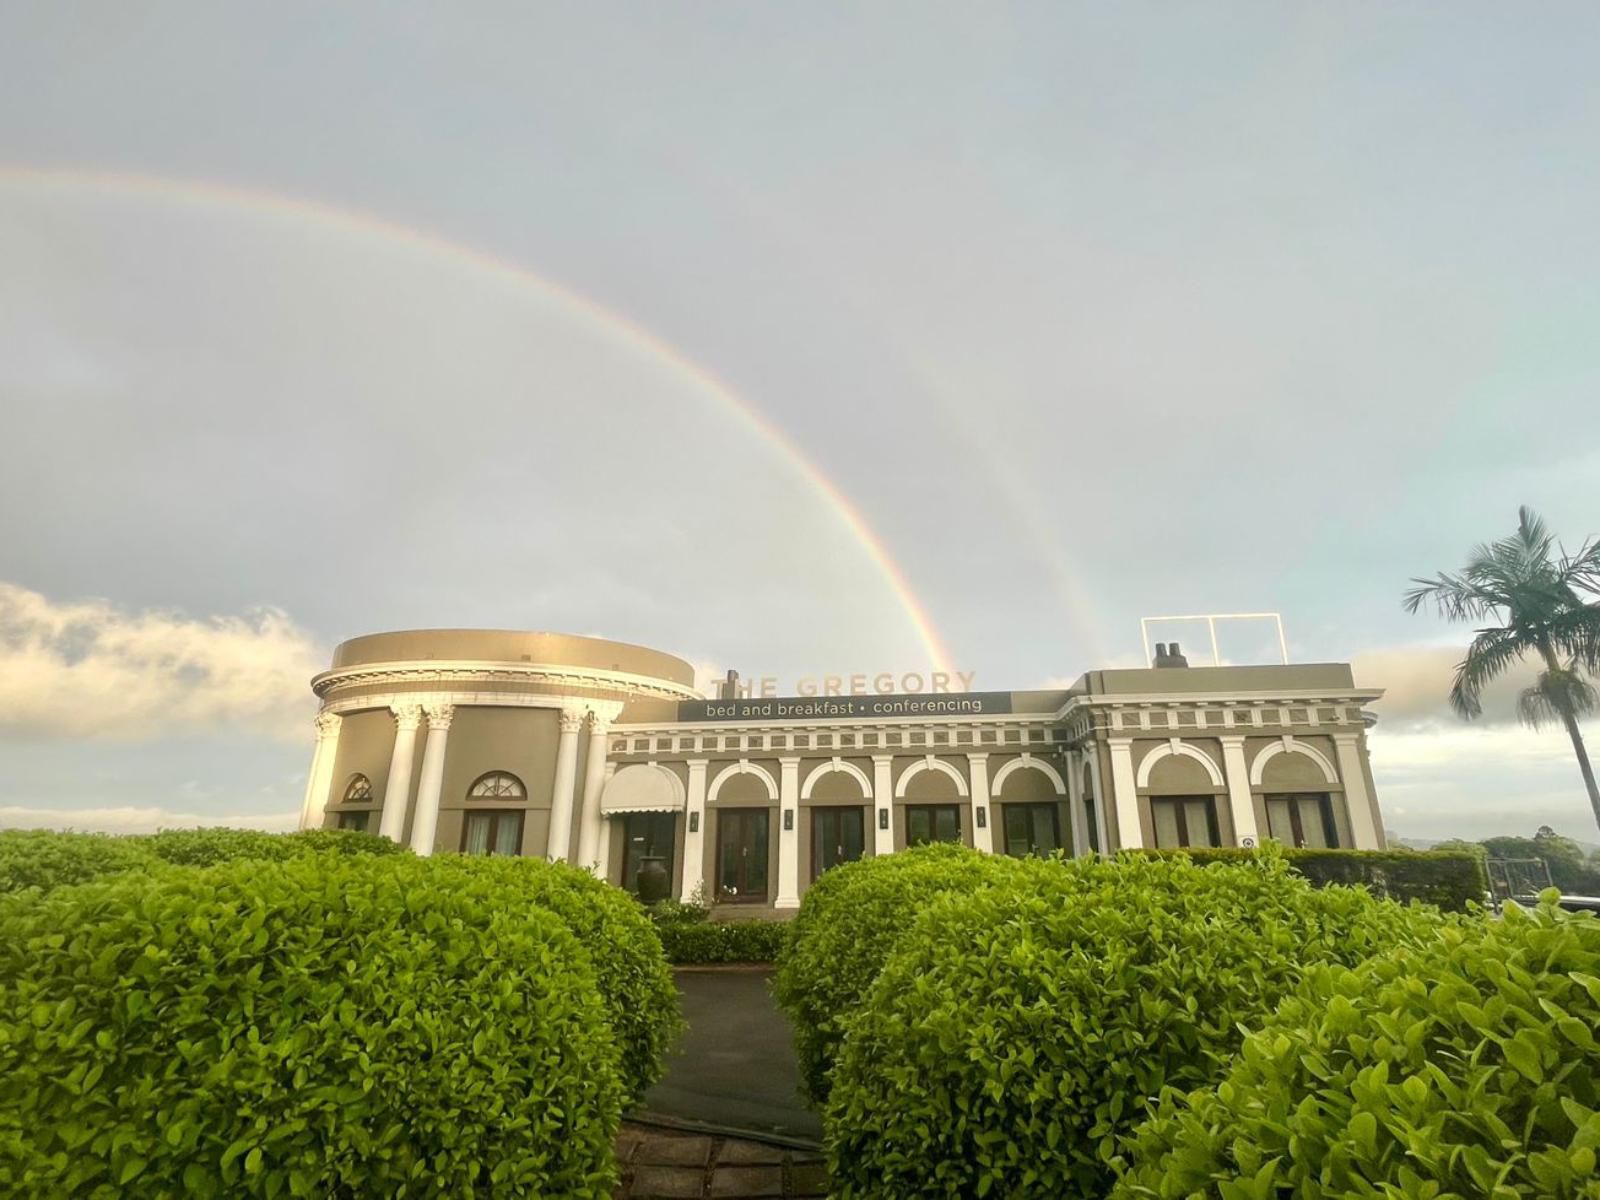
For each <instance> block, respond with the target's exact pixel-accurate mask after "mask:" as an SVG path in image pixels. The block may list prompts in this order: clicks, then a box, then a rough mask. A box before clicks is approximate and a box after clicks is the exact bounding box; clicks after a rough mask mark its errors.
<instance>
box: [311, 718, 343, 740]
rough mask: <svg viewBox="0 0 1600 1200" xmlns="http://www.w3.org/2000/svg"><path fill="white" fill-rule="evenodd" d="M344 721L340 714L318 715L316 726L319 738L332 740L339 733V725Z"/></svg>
mask: <svg viewBox="0 0 1600 1200" xmlns="http://www.w3.org/2000/svg"><path fill="white" fill-rule="evenodd" d="M342 720H343V718H342V717H340V716H339V714H338V713H331V712H321V713H318V714H317V719H316V726H317V736H318V737H319V738H331V737H332V736H333V735H334V734H336V733H338V732H339V724H340V722H341V721H342Z"/></svg>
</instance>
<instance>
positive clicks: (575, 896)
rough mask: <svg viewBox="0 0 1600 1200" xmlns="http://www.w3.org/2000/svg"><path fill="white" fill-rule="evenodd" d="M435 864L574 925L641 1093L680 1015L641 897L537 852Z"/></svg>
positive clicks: (632, 1090)
mask: <svg viewBox="0 0 1600 1200" xmlns="http://www.w3.org/2000/svg"><path fill="white" fill-rule="evenodd" d="M432 863H433V865H434V866H435V868H436V869H438V870H440V871H444V872H451V873H455V874H461V875H467V876H470V877H472V878H473V879H476V880H479V881H482V882H483V883H484V884H487V885H489V886H491V887H493V888H494V889H495V894H496V895H497V896H498V897H499V899H500V902H501V903H502V904H504V905H505V906H506V907H507V909H508V910H509V911H512V912H525V911H529V910H532V909H548V910H549V911H551V912H553V913H555V914H556V915H557V916H559V917H560V918H561V919H562V920H563V921H565V922H566V924H567V927H568V928H569V929H571V930H572V932H573V934H575V935H576V936H577V938H578V941H579V942H580V943H581V944H582V945H583V946H584V948H585V949H586V950H587V951H588V952H589V956H590V958H591V959H592V960H593V962H594V970H595V978H596V982H597V983H598V985H599V988H600V995H601V998H602V999H603V1000H604V1001H605V1003H606V1008H607V1012H608V1016H609V1020H610V1022H611V1025H612V1028H613V1029H614V1030H615V1031H616V1034H617V1038H618V1042H619V1044H620V1047H621V1051H622V1081H623V1085H624V1089H625V1092H626V1099H627V1100H628V1101H630V1102H631V1101H634V1100H637V1099H639V1098H640V1097H642V1096H643V1095H644V1094H645V1092H646V1091H648V1090H649V1089H650V1086H651V1085H652V1084H653V1083H655V1081H656V1080H657V1079H659V1078H661V1072H662V1064H663V1060H664V1058H665V1056H666V1053H667V1051H668V1050H669V1049H670V1048H671V1046H672V1042H673V1040H674V1039H675V1038H676V1037H677V1036H678V1032H679V1030H680V1029H681V1028H682V1025H683V1021H682V1018H681V1016H680V1014H679V1009H678V989H677V987H676V986H675V985H674V984H673V982H672V971H671V969H670V968H669V967H668V966H667V959H666V957H665V956H664V955H663V953H662V946H661V939H660V938H659V937H658V936H657V934H656V930H655V928H654V927H653V926H652V925H651V923H650V920H649V918H648V917H646V916H645V914H644V913H643V912H642V911H641V910H640V908H639V905H638V902H637V901H635V900H634V899H633V897H631V896H629V895H628V894H627V893H626V892H624V891H622V890H621V889H620V888H615V887H612V886H611V885H610V884H608V883H604V882H602V881H601V880H598V879H596V878H595V877H594V876H593V875H591V874H590V873H589V872H588V871H586V870H583V869H582V868H580V867H571V866H567V865H566V864H565V863H550V862H546V861H544V860H543V859H536V858H514V857H503V856H499V855H493V856H470V857H469V856H464V855H455V854H451V855H441V856H439V857H437V858H434V859H433V860H432Z"/></svg>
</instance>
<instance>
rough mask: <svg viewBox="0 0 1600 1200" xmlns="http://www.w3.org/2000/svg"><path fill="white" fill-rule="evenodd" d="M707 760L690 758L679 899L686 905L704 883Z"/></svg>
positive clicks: (688, 761) (684, 814)
mask: <svg viewBox="0 0 1600 1200" xmlns="http://www.w3.org/2000/svg"><path fill="white" fill-rule="evenodd" d="M708 762H709V760H707V759H704V758H691V759H689V760H687V763H686V764H685V765H687V766H688V768H689V795H688V799H687V801H686V804H685V808H684V813H683V820H684V826H683V889H682V891H681V892H680V893H679V899H681V900H682V901H683V902H684V903H685V904H688V903H689V902H690V901H692V900H693V899H694V898H695V892H696V891H699V890H702V889H703V888H704V885H705V878H706V876H705V870H706V851H705V846H706V842H705V838H706V767H707V765H708Z"/></svg>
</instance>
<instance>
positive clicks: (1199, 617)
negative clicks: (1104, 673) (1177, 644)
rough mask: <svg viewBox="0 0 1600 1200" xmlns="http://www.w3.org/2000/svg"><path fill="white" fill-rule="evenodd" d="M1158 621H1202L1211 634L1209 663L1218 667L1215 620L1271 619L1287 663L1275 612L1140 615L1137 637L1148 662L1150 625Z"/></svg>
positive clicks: (1280, 619) (1286, 648)
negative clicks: (1165, 615)
mask: <svg viewBox="0 0 1600 1200" xmlns="http://www.w3.org/2000/svg"><path fill="white" fill-rule="evenodd" d="M1159 621H1204V622H1205V623H1206V629H1207V630H1208V631H1209V632H1210V634H1211V665H1212V666H1214V667H1220V666H1221V665H1222V655H1221V653H1220V652H1219V651H1218V649H1217V622H1218V621H1271V622H1273V623H1274V624H1275V625H1276V626H1277V629H1278V652H1279V653H1280V654H1281V655H1283V665H1284V666H1288V665H1289V643H1288V642H1286V641H1285V640H1284V637H1283V617H1282V616H1281V615H1280V614H1278V613H1275V612H1253V613H1185V614H1183V615H1181V616H1171V617H1140V618H1139V638H1140V640H1141V641H1142V642H1143V643H1144V661H1145V662H1146V663H1149V662H1150V661H1151V660H1152V658H1153V656H1152V654H1151V653H1150V626H1151V625H1152V624H1153V623H1155V622H1159Z"/></svg>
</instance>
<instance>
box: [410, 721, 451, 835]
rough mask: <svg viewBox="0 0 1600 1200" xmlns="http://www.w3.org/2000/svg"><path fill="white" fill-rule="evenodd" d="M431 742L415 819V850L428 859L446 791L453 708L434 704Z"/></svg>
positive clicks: (424, 746)
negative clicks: (447, 746)
mask: <svg viewBox="0 0 1600 1200" xmlns="http://www.w3.org/2000/svg"><path fill="white" fill-rule="evenodd" d="M427 713H428V740H427V741H425V742H424V743H423V744H422V777H421V778H420V779H418V780H417V815H416V816H415V817H413V818H412V819H411V849H412V850H413V851H415V852H416V853H417V854H420V855H422V856H423V857H424V858H426V857H427V856H428V855H430V854H432V853H433V835H434V833H435V832H436V831H437V830H438V828H439V793H440V792H441V791H443V790H444V747H445V741H446V739H448V738H449V736H450V722H451V721H452V720H453V719H454V718H455V715H456V706H455V705H453V704H430V705H428V707H427Z"/></svg>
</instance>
